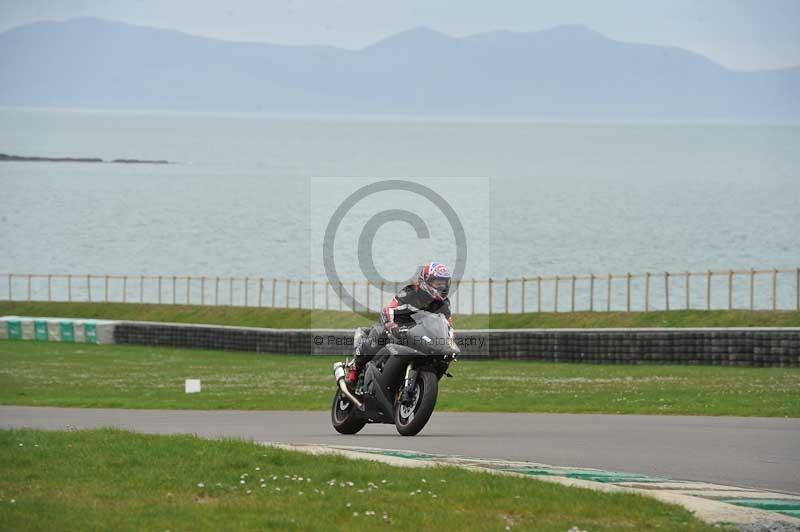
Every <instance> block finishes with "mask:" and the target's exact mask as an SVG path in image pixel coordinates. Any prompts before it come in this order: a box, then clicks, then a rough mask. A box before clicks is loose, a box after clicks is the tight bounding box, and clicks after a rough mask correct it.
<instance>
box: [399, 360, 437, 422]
mask: <svg viewBox="0 0 800 532" xmlns="http://www.w3.org/2000/svg"><path fill="white" fill-rule="evenodd" d="M438 395H439V380H438V379H437V378H436V375H434V374H433V373H431V372H430V371H420V372H419V375H418V376H417V383H416V386H415V388H414V399H413V400H412V401H411V403H410V404H407V405H403V404H401V403H400V402H396V403H395V405H394V426H395V427H396V428H397V432H399V433H400V434H402V435H403V436H414V435H416V434H417V433H418V432H419V431H421V430H422V429H423V427H425V424H426V423H427V422H428V420H429V419H430V418H431V414H433V408H434V407H435V406H436V397H437V396H438Z"/></svg>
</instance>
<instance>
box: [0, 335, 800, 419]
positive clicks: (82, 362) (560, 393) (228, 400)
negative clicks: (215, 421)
mask: <svg viewBox="0 0 800 532" xmlns="http://www.w3.org/2000/svg"><path fill="white" fill-rule="evenodd" d="M334 360H336V359H335V358H333V357H310V356H289V355H264V354H256V353H237V352H219V351H201V350H184V349H169V348H156V347H145V346H127V345H91V344H68V343H50V342H33V341H22V340H2V341H0V404H7V405H11V404H13V405H35V406H74V407H121V408H188V409H243V410H274V409H286V410H325V409H328V408H329V407H330V403H331V399H332V397H333V393H334V389H335V385H334V382H333V376H332V372H331V364H332V362H333V361H334ZM450 371H451V373H452V374H454V376H455V378H453V379H444V380H443V381H442V383H441V386H440V388H439V390H440V393H439V402H438V403H437V407H436V408H437V410H442V411H465V412H492V411H495V412H586V413H614V414H687V415H728V416H781V417H782V416H788V417H800V369H797V368H748V367H719V366H667V365H591V364H563V363H560V364H559V363H555V364H554V363H545V362H533V361H511V360H497V361H459V362H455V363H454V364H453V365H451V370H450ZM187 378H199V379H201V380H202V382H203V392H202V393H200V394H192V395H186V394H184V392H183V383H184V379H187Z"/></svg>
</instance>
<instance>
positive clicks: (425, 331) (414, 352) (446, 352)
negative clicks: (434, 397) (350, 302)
mask: <svg viewBox="0 0 800 532" xmlns="http://www.w3.org/2000/svg"><path fill="white" fill-rule="evenodd" d="M412 318H413V319H414V324H413V325H411V326H409V327H403V328H401V331H400V334H399V336H400V337H399V338H397V343H391V344H389V345H387V346H385V347H384V348H382V349H381V350H380V351H379V352H378V353H377V355H376V356H375V357H374V358H373V359H372V361H370V362H369V363H368V364H367V368H366V370H365V377H364V392H365V394H364V399H365V404H364V406H365V411H364V415H365V416H366V417H367V418H369V419H370V420H371V421H377V422H384V423H393V406H394V402H395V398H396V397H397V395H398V393H399V392H400V391H401V390H402V389H403V387H404V380H405V372H406V368H407V367H408V364H409V362H410V363H411V364H412V368H413V369H414V370H421V371H430V372H432V373H434V374H435V375H436V377H437V378H438V379H441V378H442V376H443V375H444V373H445V372H446V371H447V368H448V367H449V365H450V362H451V361H452V360H453V358H454V357H455V356H456V355H458V353H459V352H460V351H459V349H458V346H456V345H455V343H454V342H453V341H452V339H451V336H450V326H449V324H448V322H447V319H446V318H445V317H444V316H443V315H441V314H431V313H428V312H417V313H416V314H414V315H412Z"/></svg>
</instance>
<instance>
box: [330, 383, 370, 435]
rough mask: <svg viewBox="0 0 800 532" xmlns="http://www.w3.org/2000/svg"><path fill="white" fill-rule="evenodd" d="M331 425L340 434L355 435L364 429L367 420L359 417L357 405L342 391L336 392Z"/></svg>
mask: <svg viewBox="0 0 800 532" xmlns="http://www.w3.org/2000/svg"><path fill="white" fill-rule="evenodd" d="M331 423H332V424H333V428H334V429H336V432H338V433H339V434H355V433H357V432H358V431H359V430H361V429H363V428H364V425H366V424H367V420H366V419H364V418H362V417H361V416H360V415H359V412H358V411H357V410H356V407H355V405H353V403H351V402H350V399H348V398H347V397H345V396H344V394H343V393H342V391H341V390H336V395H334V396H333V405H332V406H331Z"/></svg>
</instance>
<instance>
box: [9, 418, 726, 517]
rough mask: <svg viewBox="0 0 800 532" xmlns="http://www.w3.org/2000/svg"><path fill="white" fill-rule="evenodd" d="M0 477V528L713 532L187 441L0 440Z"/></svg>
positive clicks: (659, 507)
mask: <svg viewBox="0 0 800 532" xmlns="http://www.w3.org/2000/svg"><path fill="white" fill-rule="evenodd" d="M0 470H2V471H3V474H2V476H0V529H3V530H15V531H26V530H135V531H138V530H256V529H257V530H266V529H271V530H376V529H392V530H507V528H506V527H510V528H511V529H512V530H515V529H518V530H531V529H534V528H535V529H536V530H554V531H559V532H563V531H565V530H567V529H569V528H570V527H572V526H578V527H580V528H581V529H585V530H592V531H595V530H652V529H656V528H657V529H659V530H687V531H701V530H718V528H714V527H711V526H708V525H705V524H703V523H701V522H700V521H698V520H697V519H695V518H694V517H693V516H692V515H691V513H690V512H688V511H686V510H684V509H682V508H679V507H677V506H672V505H666V504H663V503H660V502H658V501H656V500H654V499H650V498H647V497H644V496H640V495H632V494H612V493H601V492H596V491H592V490H587V489H579V488H570V487H565V486H560V485H557V484H552V483H546V482H542V481H537V480H534V479H527V478H515V477H508V476H500V475H492V474H488V473H476V472H470V471H465V470H461V469H456V468H432V469H424V470H422V469H409V468H400V467H391V466H388V465H384V464H379V463H376V462H368V461H357V462H355V461H351V460H347V459H345V458H341V457H333V456H310V455H306V454H301V453H297V452H289V451H282V450H277V449H271V448H265V447H262V446H259V445H256V444H253V443H247V442H242V441H230V440H229V441H211V440H202V439H199V438H196V437H192V436H149V435H141V434H133V433H129V432H122V431H116V430H94V431H74V432H44V431H34V430H15V431H8V430H6V431H0ZM300 477H302V480H300ZM261 479H263V482H262V481H261ZM307 479H309V480H307ZM423 479H424V480H423ZM242 480H244V483H242V482H241V481H242ZM330 481H334V483H333V485H331V484H330ZM349 483H352V485H350V484H349ZM262 486H263V487H262ZM359 490H361V491H363V492H362V493H359ZM412 491H413V492H415V495H413V496H412V495H410V493H411V492H412ZM434 495H436V497H435V498H434ZM12 500H13V501H14V502H11V501H12ZM366 512H375V515H367V514H366ZM356 513H357V515H356ZM384 515H385V516H386V517H385V518H384Z"/></svg>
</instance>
